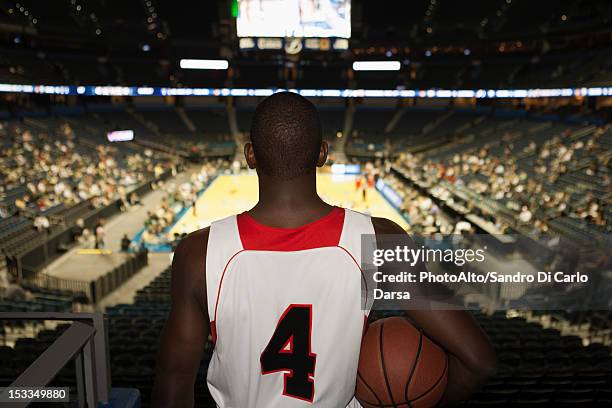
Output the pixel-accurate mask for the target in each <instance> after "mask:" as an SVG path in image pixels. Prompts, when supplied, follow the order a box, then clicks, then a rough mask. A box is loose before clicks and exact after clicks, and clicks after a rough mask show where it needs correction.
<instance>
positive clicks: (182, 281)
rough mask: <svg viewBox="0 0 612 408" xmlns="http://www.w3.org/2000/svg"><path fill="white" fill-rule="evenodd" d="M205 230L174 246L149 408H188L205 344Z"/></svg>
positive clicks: (206, 323) (206, 338)
mask: <svg viewBox="0 0 612 408" xmlns="http://www.w3.org/2000/svg"><path fill="white" fill-rule="evenodd" d="M208 233H209V229H204V230H200V231H196V232H194V233H192V234H190V235H189V236H187V237H186V238H184V239H183V240H182V241H181V243H180V244H179V245H178V247H177V249H176V251H175V253H174V259H173V262H172V284H171V296H172V307H171V310H170V314H169V316H168V320H167V321H166V324H165V326H164V330H163V331H162V336H161V342H160V347H159V354H158V356H157V367H156V375H155V384H154V386H153V393H152V405H153V407H155V408H172V407H181V408H183V407H192V406H193V404H194V385H195V380H196V376H197V373H198V368H199V366H200V360H201V358H202V353H203V351H204V347H205V346H206V342H207V340H208V331H209V319H208V307H207V300H206V278H205V276H206V247H207V244H208Z"/></svg>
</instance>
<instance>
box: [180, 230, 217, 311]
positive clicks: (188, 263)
mask: <svg viewBox="0 0 612 408" xmlns="http://www.w3.org/2000/svg"><path fill="white" fill-rule="evenodd" d="M209 232H210V228H203V229H201V230H197V231H195V232H192V233H191V234H189V235H187V236H186V237H185V238H183V239H182V240H181V242H180V243H179V245H178V246H177V248H176V251H174V257H173V259H172V297H173V299H180V298H183V297H184V296H185V295H192V296H195V297H196V299H198V302H199V303H200V306H201V307H202V308H203V309H204V308H206V302H205V301H203V300H204V299H205V296H206V249H207V247H208V235H209Z"/></svg>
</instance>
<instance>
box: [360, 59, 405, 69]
mask: <svg viewBox="0 0 612 408" xmlns="http://www.w3.org/2000/svg"><path fill="white" fill-rule="evenodd" d="M400 67H401V64H400V62H399V61H355V62H353V70H355V71H399V69H400Z"/></svg>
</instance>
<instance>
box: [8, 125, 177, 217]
mask: <svg viewBox="0 0 612 408" xmlns="http://www.w3.org/2000/svg"><path fill="white" fill-rule="evenodd" d="M0 133H1V134H2V137H3V140H2V144H1V145H0V149H1V150H0V194H1V195H2V196H4V197H6V198H5V199H4V200H3V206H2V207H3V211H2V213H1V215H2V216H3V217H9V216H11V215H14V214H15V213H24V212H30V213H32V214H33V217H36V216H37V215H38V218H35V226H36V227H37V228H39V229H44V228H47V227H48V225H49V220H48V219H47V218H46V217H45V216H44V215H40V213H41V212H44V211H45V210H48V209H50V208H53V207H55V206H57V205H60V204H64V205H65V206H66V207H70V206H72V205H74V204H76V203H78V202H81V201H85V200H90V202H91V204H92V206H94V207H96V208H97V207H102V206H106V205H108V204H110V203H111V202H113V201H115V200H117V199H122V200H123V201H124V202H126V203H127V202H130V201H133V200H134V199H135V198H136V197H133V196H132V195H131V194H130V190H131V189H132V188H133V187H135V186H137V185H138V184H140V183H142V182H144V181H146V180H147V179H149V178H151V177H159V176H160V175H161V174H162V173H163V172H164V171H166V170H167V169H168V168H169V167H170V166H171V163H170V162H168V159H166V158H162V157H161V156H158V155H156V154H155V153H154V152H153V151H151V150H147V149H143V150H140V151H138V150H130V151H128V152H126V151H124V150H122V149H120V148H118V147H116V146H113V145H110V144H95V143H93V142H91V143H84V142H83V141H82V140H81V139H79V138H77V137H75V134H74V131H73V129H72V128H71V127H70V126H69V125H68V124H63V125H61V126H59V128H58V129H57V130H56V131H55V132H44V131H35V130H33V129H31V128H28V127H26V126H22V125H13V126H5V127H4V128H3V129H0ZM14 192H17V194H14ZM7 199H10V201H7Z"/></svg>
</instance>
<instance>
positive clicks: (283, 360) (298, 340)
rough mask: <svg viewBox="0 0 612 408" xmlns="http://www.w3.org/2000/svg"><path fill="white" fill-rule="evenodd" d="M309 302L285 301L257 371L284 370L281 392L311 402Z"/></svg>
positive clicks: (312, 366)
mask: <svg viewBox="0 0 612 408" xmlns="http://www.w3.org/2000/svg"><path fill="white" fill-rule="evenodd" d="M311 332H312V305H294V304H292V305H289V307H287V309H286V310H285V312H284V313H283V315H282V316H281V318H280V320H279V321H278V324H277V326H276V330H275V331H274V334H272V338H271V339H270V341H269V342H268V345H267V346H266V348H265V350H264V351H263V352H262V353H261V357H260V359H259V361H260V362H261V373H262V374H263V375H265V374H271V373H277V372H282V371H285V375H284V380H285V386H284V389H283V395H286V396H289V397H293V398H298V399H301V400H304V401H308V402H312V401H313V400H314V370H315V362H316V359H317V356H316V354H314V353H313V352H312V351H311V350H310V340H311V335H312V333H311Z"/></svg>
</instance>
